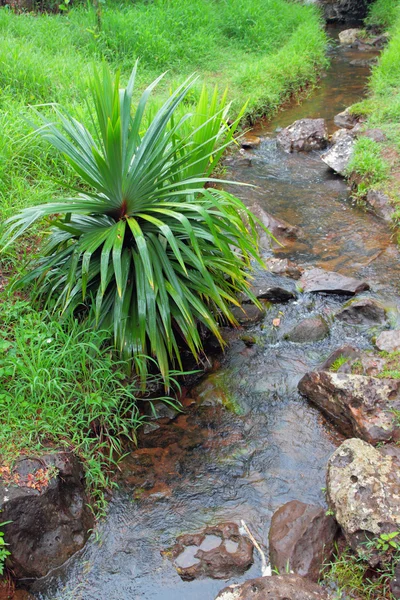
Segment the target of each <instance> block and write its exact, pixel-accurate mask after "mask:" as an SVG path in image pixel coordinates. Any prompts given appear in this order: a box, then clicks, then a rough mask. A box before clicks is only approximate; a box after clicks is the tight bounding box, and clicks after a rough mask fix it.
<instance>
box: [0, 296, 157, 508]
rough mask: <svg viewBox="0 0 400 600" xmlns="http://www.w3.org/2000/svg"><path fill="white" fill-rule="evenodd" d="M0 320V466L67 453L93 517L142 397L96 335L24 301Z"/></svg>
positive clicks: (3, 310) (130, 437)
mask: <svg viewBox="0 0 400 600" xmlns="http://www.w3.org/2000/svg"><path fill="white" fill-rule="evenodd" d="M0 318H1V321H2V324H3V326H2V335H1V339H0V390H1V391H0V427H1V460H0V463H1V464H3V465H4V464H10V463H12V461H13V459H14V458H15V457H17V456H18V455H19V454H20V453H31V454H32V453H33V454H37V453H40V452H42V451H45V450H46V449H49V448H50V449H51V448H69V449H72V450H73V451H74V452H75V453H76V454H77V455H78V456H79V457H80V458H81V459H82V461H83V463H84V466H85V469H86V480H87V485H88V489H89V491H90V492H91V494H92V499H93V505H94V508H95V510H96V512H99V511H100V510H101V509H102V508H103V503H104V491H105V490H106V489H109V488H110V486H112V481H111V479H110V477H109V474H110V471H111V470H112V469H113V468H114V467H115V463H116V461H117V460H118V458H119V457H120V456H121V455H122V454H123V443H124V442H127V441H134V439H135V432H136V429H137V427H138V426H139V425H140V424H141V423H142V421H143V419H144V417H143V416H142V415H141V414H140V412H139V406H138V404H139V400H138V398H141V400H140V401H141V402H142V403H143V402H145V400H144V399H143V395H142V394H141V393H140V390H139V388H138V386H137V385H136V383H135V381H132V380H130V379H129V378H128V377H127V374H126V364H125V363H122V362H118V361H115V358H114V356H113V353H112V351H111V350H110V348H109V347H108V346H107V344H106V343H105V340H106V336H105V335H104V334H102V333H101V332H98V333H94V332H93V331H85V330H82V329H81V327H79V324H78V323H77V322H74V321H70V322H69V324H65V325H64V326H61V325H60V324H58V323H56V322H55V321H52V320H50V319H45V318H44V315H43V314H42V313H41V312H37V311H35V310H34V309H33V308H32V307H31V306H30V304H29V303H28V302H26V301H24V300H18V301H16V302H14V303H10V302H8V303H4V304H2V305H1V307H0ZM157 381H158V379H157V378H155V377H154V378H153V379H152V380H151V382H150V384H151V385H153V387H154V385H155V384H156V383H157ZM147 402H151V401H149V400H148V401H147Z"/></svg>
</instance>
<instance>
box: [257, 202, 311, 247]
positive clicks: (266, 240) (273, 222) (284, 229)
mask: <svg viewBox="0 0 400 600" xmlns="http://www.w3.org/2000/svg"><path fill="white" fill-rule="evenodd" d="M251 211H252V213H253V214H254V215H255V216H256V217H257V218H258V219H260V221H261V223H262V224H263V225H264V227H266V228H267V229H268V230H269V232H270V233H271V234H272V235H273V237H274V238H275V239H276V241H275V240H274V239H273V238H271V236H269V235H267V234H266V233H265V232H264V231H263V229H262V228H261V227H258V230H259V234H260V245H261V246H262V247H263V248H264V249H269V248H271V246H273V245H280V244H282V245H285V243H286V242H287V241H288V240H296V239H297V238H298V237H299V233H300V229H299V228H298V227H296V226H295V225H291V224H290V223H288V222H287V221H283V220H282V219H278V218H277V217H274V216H272V215H271V214H270V213H268V212H267V211H266V210H264V209H263V208H262V207H261V206H260V205H259V204H253V205H252V207H251Z"/></svg>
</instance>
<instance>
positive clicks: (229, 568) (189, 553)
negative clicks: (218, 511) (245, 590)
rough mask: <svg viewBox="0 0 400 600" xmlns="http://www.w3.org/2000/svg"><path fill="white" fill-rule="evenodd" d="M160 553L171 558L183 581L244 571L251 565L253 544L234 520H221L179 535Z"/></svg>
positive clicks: (240, 573) (236, 574)
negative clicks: (225, 521)
mask: <svg viewBox="0 0 400 600" xmlns="http://www.w3.org/2000/svg"><path fill="white" fill-rule="evenodd" d="M162 554H163V555H164V556H166V557H168V558H170V559H171V560H172V561H173V563H174V566H175V568H176V570H177V571H178V573H179V575H180V577H181V578H182V579H183V580H184V581H192V580H193V579H201V578H203V577H211V578H213V579H229V578H231V577H236V576H238V575H243V573H245V572H246V571H247V569H248V568H249V567H250V566H251V565H252V563H253V544H252V543H251V542H250V540H249V539H248V538H247V537H244V536H243V535H241V534H240V532H239V527H238V526H237V525H236V523H221V524H220V525H215V526H210V527H206V528H205V529H204V530H203V531H202V532H200V533H189V534H184V535H181V536H179V537H178V538H177V540H176V544H175V545H174V546H173V547H172V548H170V549H168V550H164V551H163V552H162Z"/></svg>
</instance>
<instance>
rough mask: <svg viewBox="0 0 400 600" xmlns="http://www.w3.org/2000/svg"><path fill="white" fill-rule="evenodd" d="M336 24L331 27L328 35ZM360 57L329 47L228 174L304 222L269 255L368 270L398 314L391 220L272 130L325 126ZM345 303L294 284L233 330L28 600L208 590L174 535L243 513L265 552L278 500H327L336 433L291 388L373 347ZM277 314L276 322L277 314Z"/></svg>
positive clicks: (256, 199) (359, 88)
mask: <svg viewBox="0 0 400 600" xmlns="http://www.w3.org/2000/svg"><path fill="white" fill-rule="evenodd" d="M337 32H338V31H337V30H336V29H330V34H331V35H332V36H333V37H335V36H336V35H337ZM360 58H362V59H365V58H369V56H368V55H367V54H366V53H361V52H359V51H357V50H349V49H348V48H347V49H346V48H337V47H335V48H334V49H332V51H331V66H330V67H329V69H328V71H327V72H326V73H325V74H324V76H323V78H322V80H321V84H320V87H319V88H318V89H317V90H314V92H313V93H312V94H311V95H310V97H309V98H308V99H306V100H304V101H303V102H302V103H301V104H300V105H298V104H292V105H288V106H286V107H285V110H283V111H281V112H280V113H279V114H278V115H277V116H276V118H274V119H273V121H269V122H265V123H264V122H262V123H260V124H259V125H258V126H257V128H256V129H255V133H256V134H257V135H259V136H260V137H261V138H262V142H261V144H260V146H258V147H257V148H256V149H255V150H252V151H250V153H251V163H250V164H249V161H244V160H242V158H238V159H237V160H235V159H233V160H232V161H231V162H230V163H229V165H228V177H230V178H233V179H235V180H238V181H244V182H247V183H251V184H254V185H255V186H256V187H254V188H235V193H237V194H238V195H239V196H241V197H242V198H243V200H244V201H245V203H246V204H247V205H248V206H249V207H251V206H252V205H253V204H254V203H257V204H258V205H260V206H261V207H262V208H264V209H265V210H267V211H268V212H270V213H271V214H273V215H274V216H276V217H278V218H281V219H284V220H286V221H288V222H289V223H290V224H292V225H296V226H298V227H299V228H300V231H301V234H300V235H299V237H298V239H297V240H293V241H291V242H290V243H289V244H288V245H287V246H285V247H284V248H279V249H278V250H275V252H274V255H275V256H277V257H282V258H290V259H291V260H293V261H294V262H296V263H298V264H300V265H302V266H318V267H322V268H325V269H328V270H335V271H339V272H341V273H343V274H346V275H352V276H354V277H360V278H363V279H366V280H367V281H368V282H369V283H370V284H371V289H372V292H370V293H369V295H371V294H372V296H375V297H378V298H379V297H380V298H384V301H385V304H386V305H389V306H390V307H391V319H392V324H393V323H396V322H398V304H399V299H398V289H397V282H398V280H399V275H400V268H399V261H398V253H397V249H396V247H395V246H394V244H393V243H392V240H391V233H390V230H389V227H388V225H387V224H386V223H385V222H383V221H381V220H379V219H378V218H377V217H375V216H374V215H372V214H369V213H367V212H365V211H364V210H363V209H362V208H359V207H357V206H355V205H354V204H353V203H352V201H351V200H350V198H349V191H348V188H347V185H346V183H345V181H344V180H343V179H342V178H341V177H339V176H336V175H335V174H333V172H331V171H330V170H329V169H328V167H327V166H326V165H325V164H324V163H323V162H322V161H321V160H320V157H319V154H318V153H317V152H313V153H310V154H285V153H284V152H283V151H281V150H279V149H278V148H277V145H276V141H275V135H276V133H275V131H276V129H277V128H278V127H285V126H287V125H289V124H291V123H292V122H293V121H295V120H296V119H299V118H304V117H313V118H316V117H324V118H325V119H327V122H328V127H329V129H330V133H332V132H333V131H334V126H333V116H334V115H336V114H337V113H338V112H340V111H342V110H343V109H344V108H345V107H346V106H348V105H350V104H352V103H354V102H356V101H357V100H359V99H360V98H361V97H362V95H363V94H364V92H365V86H366V80H367V77H368V75H369V68H368V67H365V66H364V67H363V66H354V65H351V64H350V62H351V61H353V60H357V59H360ZM271 253H272V251H271ZM343 302H344V300H343V298H340V297H337V296H323V295H318V294H317V295H312V296H311V295H309V294H299V298H298V299H297V300H296V301H294V302H290V303H288V304H284V305H276V304H275V305H271V306H270V307H269V308H268V310H267V313H266V316H265V319H264V321H263V323H261V324H259V325H257V326H254V327H253V328H252V329H250V330H249V331H246V333H249V334H251V335H252V336H254V337H255V339H256V341H257V343H256V344H254V345H252V346H250V347H249V346H247V345H246V344H245V343H244V342H243V341H242V340H241V339H240V337H238V336H237V335H236V337H235V338H234V339H233V341H232V343H231V345H230V347H229V349H228V350H227V351H226V353H225V355H224V356H223V357H219V359H218V360H217V361H216V362H215V366H214V369H213V371H212V372H211V373H210V374H208V375H207V376H206V377H205V380H204V382H203V383H202V387H201V390H202V393H201V394H199V400H198V401H197V402H194V401H193V400H192V398H191V396H190V392H188V393H187V395H186V397H185V399H184V406H185V408H186V411H185V412H184V413H181V414H179V415H178V416H176V417H175V418H174V419H173V420H171V421H168V418H166V419H164V420H163V421H161V425H160V427H158V428H156V427H157V426H152V427H147V429H145V431H143V433H142V437H141V445H140V448H139V450H136V451H133V452H132V453H131V454H130V455H129V456H127V457H126V458H125V459H124V461H123V463H122V465H121V482H120V489H119V491H118V492H117V493H115V494H114V498H113V500H112V502H111V503H110V506H109V511H108V514H107V517H106V518H105V519H104V521H102V522H101V523H100V524H99V526H98V529H97V532H96V535H95V536H94V535H93V536H92V537H91V539H90V540H89V542H88V543H87V545H86V547H85V548H84V549H83V550H82V551H81V552H80V553H79V554H78V555H75V556H73V557H72V558H71V559H70V560H69V561H68V562H67V563H66V564H65V565H64V566H63V567H61V568H60V569H58V570H57V572H54V573H53V574H52V575H51V576H48V577H47V578H45V579H44V580H40V581H37V582H36V583H35V584H34V586H33V588H32V590H31V591H32V593H33V594H34V595H35V597H36V598H37V599H41V600H121V599H129V600H136V599H137V600H139V599H140V600H213V599H214V598H215V596H216V595H217V593H218V592H219V591H220V590H221V589H222V588H223V587H225V586H226V585H227V582H225V581H221V580H213V579H202V580H195V581H192V582H184V581H182V580H181V578H180V577H179V575H178V574H177V572H176V570H175V568H174V566H173V564H172V563H171V562H170V560H168V558H166V557H163V556H162V555H161V553H160V551H161V550H163V549H166V548H168V547H170V546H172V545H173V544H174V542H175V539H176V537H177V535H179V534H181V533H190V532H196V531H198V530H200V529H202V528H203V527H205V526H207V525H212V524H216V523H221V522H226V521H234V522H237V523H240V520H241V519H244V520H245V522H246V523H247V525H248V526H249V528H250V529H251V531H252V532H253V534H254V535H255V537H256V538H257V539H258V540H259V541H260V542H261V544H262V546H263V547H264V549H265V550H266V551H267V549H268V531H269V526H270V521H271V516H272V514H273V513H274V511H275V510H276V509H277V508H278V507H280V506H281V505H282V504H284V503H285V502H288V501H289V500H293V499H297V500H300V501H303V502H306V503H314V504H315V503H316V504H321V505H323V506H324V505H325V499H324V492H323V488H324V485H325V471H326V464H327V461H328V458H329V456H330V455H331V454H332V452H333V451H334V450H335V448H336V447H337V446H338V444H340V442H341V441H342V438H341V436H340V435H339V434H338V433H337V432H336V431H334V430H333V428H332V426H330V425H329V424H328V423H327V422H326V421H325V420H324V419H323V417H322V416H321V414H320V413H319V411H318V410H316V409H315V408H313V407H312V406H311V405H310V404H309V403H308V402H307V401H306V400H305V399H303V398H302V397H300V396H299V394H298V392H297V383H298V381H299V379H300V378H301V377H302V376H303V375H304V373H306V372H307V371H309V370H312V369H313V368H315V367H316V366H317V365H319V364H320V363H321V362H322V361H323V360H325V359H326V357H327V356H328V355H329V354H330V353H331V352H332V351H333V350H335V349H337V348H338V347H340V346H341V345H343V344H345V343H348V344H351V345H355V346H358V347H360V348H371V347H372V346H371V337H372V334H373V332H371V329H369V330H368V329H363V328H362V327H355V326H351V325H348V324H346V323H343V322H339V321H334V320H333V317H332V316H331V315H332V313H334V312H335V310H337V309H338V308H339V307H340V306H342V305H343ZM316 314H323V315H324V316H325V317H326V318H327V319H328V321H329V323H330V326H331V333H330V336H329V337H328V338H326V339H325V340H323V341H320V342H316V343H315V342H314V343H310V344H294V343H291V342H288V341H285V340H283V339H282V338H283V335H284V333H285V331H288V330H289V329H290V328H291V327H293V326H294V325H295V324H296V323H297V322H299V321H300V320H301V319H303V318H305V317H307V316H313V315H316ZM276 318H280V320H281V323H282V324H281V327H280V328H276V327H274V326H273V325H272V321H273V319H276ZM217 367H218V368H217ZM221 398H222V399H225V404H227V405H228V406H229V407H230V409H231V410H228V409H227V408H226V407H224V406H223V402H222V401H221ZM260 575H261V561H260V559H259V556H258V555H257V554H255V562H254V564H253V566H252V567H251V568H250V570H249V571H247V572H246V574H245V575H244V576H243V577H239V578H235V579H233V580H230V581H229V582H228V583H234V582H240V581H244V580H246V579H250V578H252V577H258V576H260Z"/></svg>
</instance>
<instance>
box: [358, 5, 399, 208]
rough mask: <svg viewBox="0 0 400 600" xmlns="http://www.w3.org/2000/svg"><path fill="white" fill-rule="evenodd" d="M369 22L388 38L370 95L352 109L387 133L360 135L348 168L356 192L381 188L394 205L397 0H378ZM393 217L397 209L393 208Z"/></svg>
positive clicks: (396, 195) (396, 173)
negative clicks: (376, 137)
mask: <svg viewBox="0 0 400 600" xmlns="http://www.w3.org/2000/svg"><path fill="white" fill-rule="evenodd" d="M368 22H369V23H370V24H373V23H374V24H379V25H382V26H383V27H385V28H386V27H388V29H389V33H390V42H389V45H388V47H387V48H386V49H385V50H384V52H383V54H382V56H381V58H380V60H379V64H378V65H377V66H376V67H375V68H374V69H373V71H372V76H371V79H370V83H369V87H370V95H369V97H368V98H367V99H366V100H365V101H363V102H361V103H359V104H356V105H354V107H353V111H354V112H356V113H359V114H364V115H366V117H367V126H368V127H369V128H380V129H382V130H383V131H384V133H385V134H386V137H387V142H386V143H385V144H378V143H376V142H374V141H373V140H368V139H362V138H361V139H360V140H359V141H358V142H357V144H356V152H355V155H354V158H353V161H352V163H351V165H350V166H349V171H352V172H354V173H355V174H356V175H357V180H358V181H360V184H359V192H360V194H361V195H363V194H365V193H366V192H367V191H368V189H370V188H374V189H377V188H378V189H382V190H384V191H385V192H387V193H388V194H389V196H390V197H391V199H392V200H393V202H394V203H395V205H397V204H398V203H399V202H400V2H399V1H398V0H377V2H375V3H374V4H373V5H372V8H371V11H370V14H369V17H368ZM396 213H397V214H396V217H397V219H398V217H399V216H400V211H396Z"/></svg>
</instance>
